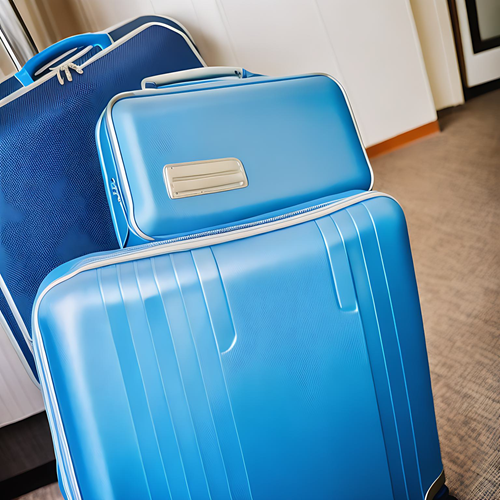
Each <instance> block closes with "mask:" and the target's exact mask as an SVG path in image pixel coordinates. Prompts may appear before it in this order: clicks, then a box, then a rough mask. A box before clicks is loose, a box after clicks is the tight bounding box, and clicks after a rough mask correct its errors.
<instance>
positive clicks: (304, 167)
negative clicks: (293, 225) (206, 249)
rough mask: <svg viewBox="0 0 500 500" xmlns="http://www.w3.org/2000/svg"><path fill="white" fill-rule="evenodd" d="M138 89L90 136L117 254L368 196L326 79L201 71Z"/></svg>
mask: <svg viewBox="0 0 500 500" xmlns="http://www.w3.org/2000/svg"><path fill="white" fill-rule="evenodd" d="M148 85H153V86H155V87H162V86H163V87H162V88H156V89H155V88H147V87H148ZM142 87H143V89H142V90H138V91H134V92H126V93H122V94H119V95H117V96H116V97H114V98H113V99H112V100H111V101H110V103H109V104H108V106H107V107H106V110H105V111H104V113H103V114H102V116H101V118H100V120H99V122H98V124H97V129H96V143H97V147H98V150H99V158H100V161H101V168H102V171H103V177H104V183H105V186H106V193H107V195H108V201H109V205H110V208H111V215H112V218H113V222H114V225H115V231H116V234H117V237H118V240H119V242H120V244H121V246H122V247H125V246H131V245H135V244H138V243H145V242H148V241H154V240H162V239H165V238H167V237H169V236H172V235H178V234H181V233H184V232H189V231H197V230H201V229H207V228H213V227H217V226H219V225H221V224H226V223H231V222H234V221H235V220H242V219H246V218H249V217H254V216H259V215H261V214H262V213H265V212H270V211H273V210H278V209H283V208H287V207H290V206H291V205H295V204H298V203H302V202H306V201H310V200H312V199H317V198H321V197H323V196H328V195H331V194H336V193H341V192H344V191H349V190H351V189H365V190H367V189H370V187H371V182H372V177H371V170H370V166H369V163H368V160H367V158H366V154H365V151H364V149H363V148H362V147H361V146H360V141H359V137H358V134H357V131H356V125H355V123H354V122H353V120H352V118H351V112H350V108H349V104H348V102H347V100H346V97H345V93H344V92H343V90H342V89H341V88H340V86H339V85H338V84H337V83H336V82H335V81H334V80H333V79H332V78H331V77H329V76H327V75H303V76H293V77H266V76H257V75H253V74H252V73H248V72H247V71H245V70H244V69H242V68H226V67H218V68H213V67H208V68H199V69H195V70H188V71H185V72H177V73H172V74H170V75H159V76H157V77H154V78H149V79H146V80H144V81H143V84H142ZM221 160H222V161H221ZM224 172H225V174H224ZM171 173H172V176H171V175H170V174H171ZM181 177H182V178H183V179H184V180H182V179H181ZM171 181H173V184H172V182H171ZM174 184H175V185H176V187H173V185H174ZM200 186H201V188H200V189H198V188H199V187H200ZM235 187H236V188H242V187H244V188H243V189H234V188H235ZM175 190H176V191H178V192H176V193H174V192H173V191H175ZM193 193H194V194H195V195H196V196H193ZM199 194H204V196H198V195H199Z"/></svg>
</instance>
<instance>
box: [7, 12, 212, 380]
mask: <svg viewBox="0 0 500 500" xmlns="http://www.w3.org/2000/svg"><path fill="white" fill-rule="evenodd" d="M61 54H66V56H65V57H66V59H65V60H64V59H61V60H58V59H57V57H58V56H60V55H61ZM67 57H70V59H67ZM54 61H56V68H55V69H51V70H49V71H48V73H47V72H46V70H44V71H42V74H40V75H38V74H37V72H38V70H39V69H40V68H42V69H43V68H44V67H45V66H47V65H48V66H50V67H52V64H54ZM203 65H204V63H203V60H202V59H201V56H200V55H199V53H198V51H197V50H196V48H195V46H194V44H193V42H192V41H191V39H190V37H189V35H188V34H187V33H186V32H185V31H184V29H183V28H182V26H180V25H178V24H177V23H175V22H174V21H172V20H171V19H168V18H162V17H159V16H146V17H143V18H139V19H136V20H134V21H130V22H128V23H125V24H122V25H120V26H116V27H114V28H112V29H111V30H109V31H108V32H102V33H87V34H83V35H76V36H74V37H71V38H68V39H65V40H62V41H61V42H58V43H56V44H55V45H53V46H51V47H49V48H48V49H46V50H45V51H43V52H41V53H40V54H38V55H36V56H35V57H34V58H32V59H31V60H30V61H28V63H26V65H25V66H24V68H23V69H22V70H21V71H19V72H18V73H17V74H16V75H14V77H13V78H14V80H15V81H16V82H18V84H19V85H18V87H19V88H17V89H15V91H13V92H11V93H10V94H9V93H8V92H7V94H8V95H5V96H4V98H3V99H2V100H0V186H1V188H0V236H1V239H0V323H1V324H2V325H3V326H4V327H5V328H6V329H7V330H8V331H9V333H11V337H12V341H13V343H14V345H15V347H16V348H17V350H18V352H19V354H20V356H21V359H22V360H23V361H24V362H25V365H26V367H27V369H28V371H29V372H30V374H32V375H33V376H34V377H36V373H35V366H34V360H33V355H32V352H31V350H30V340H29V336H30V316H31V309H32V304H33V299H34V297H35V295H36V291H37V289H38V287H39V285H40V283H41V282H42V280H43V278H44V277H45V276H46V275H47V273H48V272H49V271H51V270H52V269H54V268H55V267H57V266H58V265H60V264H62V263H64V262H66V261H68V260H70V259H72V258H75V257H77V256H80V255H84V254H86V253H89V252H95V251H100V250H107V249H113V248H116V247H117V246H118V244H117V242H116V238H115V236H114V231H113V224H112V221H111V218H110V216H109V210H108V207H107V201H106V195H105V192H104V186H103V182H102V176H101V173H100V167H99V160H98V158H97V153H96V147H95V139H94V130H95V124H96V121H97V119H98V117H99V115H100V113H101V112H102V110H103V108H104V107H105V105H106V104H107V102H108V101H109V100H110V99H111V97H112V96H113V95H115V94H116V93H118V92H123V91H126V90H133V89H137V88H140V83H141V80H142V79H143V78H145V77H147V76H149V75H153V74H156V73H159V72H163V71H166V72H169V71H177V70H185V69H188V68H196V67H201V66H203ZM11 80H12V79H10V80H9V81H10V84H9V85H10V86H11V87H12V82H11ZM10 90H12V89H10Z"/></svg>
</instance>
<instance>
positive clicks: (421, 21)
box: [410, 0, 464, 109]
mask: <svg viewBox="0 0 500 500" xmlns="http://www.w3.org/2000/svg"><path fill="white" fill-rule="evenodd" d="M410 2H411V7H412V10H413V15H414V17H415V23H416V25H417V31H418V36H419V39H420V44H421V47H422V53H423V56H424V61H425V67H426V69H427V74H428V76H429V83H430V85H431V90H432V96H433V98H434V104H435V106H436V109H444V108H449V107H451V106H457V105H458V104H463V102H464V95H463V91H462V82H461V79H460V70H459V67H458V59H457V53H456V49H455V42H454V39H453V30H452V26H451V19H450V11H449V9H448V2H447V0H410Z"/></svg>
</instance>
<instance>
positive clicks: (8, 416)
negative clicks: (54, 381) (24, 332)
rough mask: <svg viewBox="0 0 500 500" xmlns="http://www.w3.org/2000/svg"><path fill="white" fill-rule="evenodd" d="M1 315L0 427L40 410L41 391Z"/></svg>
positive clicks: (41, 405) (41, 402)
mask: <svg viewBox="0 0 500 500" xmlns="http://www.w3.org/2000/svg"><path fill="white" fill-rule="evenodd" d="M2 319H3V318H1V317H0V427H2V426H4V425H8V424H11V423H13V422H17V421H18V420H22V419H23V418H26V417H29V416H30V415H34V414H35V413H39V412H41V411H43V409H44V408H43V400H42V394H41V392H40V390H39V389H38V388H37V387H36V386H35V384H34V383H33V382H32V381H31V379H30V377H29V375H28V373H27V372H26V370H25V368H24V366H23V364H22V363H21V361H20V360H19V357H18V355H17V353H16V351H15V350H14V347H13V346H12V343H11V341H10V338H9V337H8V336H7V333H6V332H5V329H4V327H3V325H2V323H3V322H2Z"/></svg>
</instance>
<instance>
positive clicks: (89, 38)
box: [16, 33, 113, 86]
mask: <svg viewBox="0 0 500 500" xmlns="http://www.w3.org/2000/svg"><path fill="white" fill-rule="evenodd" d="M112 43H113V42H112V40H111V38H110V36H109V35H108V34H107V33H83V34H81V35H75V36H70V37H69V38H65V39H64V40H61V41H59V42H57V43H55V44H54V45H51V46H50V47H47V48H46V49H45V50H42V52H40V53H39V54H37V55H35V56H33V57H32V58H31V59H30V60H29V61H28V62H27V63H26V64H25V65H24V66H23V67H22V68H21V69H20V70H19V72H17V73H16V78H17V79H18V80H19V81H20V82H21V83H22V84H23V85H24V86H26V85H30V84H31V83H33V77H34V75H35V73H36V72H37V70H38V69H40V68H41V67H43V66H44V65H46V64H48V63H50V61H53V60H54V59H57V58H58V57H60V56H62V55H63V54H65V53H66V52H68V51H70V50H73V49H77V48H79V47H88V46H94V47H96V46H98V47H101V49H105V48H106V47H109V46H110V45H111V44H112Z"/></svg>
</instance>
